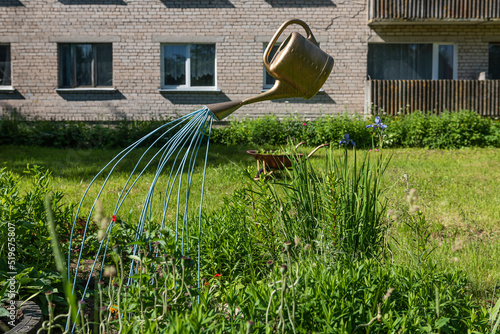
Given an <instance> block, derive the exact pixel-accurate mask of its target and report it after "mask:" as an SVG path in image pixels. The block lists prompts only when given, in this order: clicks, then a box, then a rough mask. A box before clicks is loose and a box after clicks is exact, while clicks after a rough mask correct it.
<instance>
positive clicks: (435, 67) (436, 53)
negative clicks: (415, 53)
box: [373, 42, 458, 80]
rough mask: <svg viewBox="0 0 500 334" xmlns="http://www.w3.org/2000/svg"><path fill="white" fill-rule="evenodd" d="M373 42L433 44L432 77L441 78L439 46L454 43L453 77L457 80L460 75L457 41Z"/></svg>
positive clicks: (433, 78) (434, 78)
mask: <svg viewBox="0 0 500 334" xmlns="http://www.w3.org/2000/svg"><path fill="white" fill-rule="evenodd" d="M373 44H432V68H431V70H432V79H431V80H439V46H440V45H452V46H453V79H451V80H457V76H458V51H457V45H456V44H455V43H434V42H433V43H431V42H427V43H426V42H404V43H373Z"/></svg>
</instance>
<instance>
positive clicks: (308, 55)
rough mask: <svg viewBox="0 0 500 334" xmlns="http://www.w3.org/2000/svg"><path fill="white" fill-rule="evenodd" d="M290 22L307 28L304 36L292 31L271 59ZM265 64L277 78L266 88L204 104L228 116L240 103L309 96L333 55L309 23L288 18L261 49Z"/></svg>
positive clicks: (318, 85) (323, 77)
mask: <svg viewBox="0 0 500 334" xmlns="http://www.w3.org/2000/svg"><path fill="white" fill-rule="evenodd" d="M291 24H298V25H300V26H302V27H303V28H304V29H305V31H306V32H307V37H306V38H304V37H303V36H302V35H301V34H299V33H297V32H293V33H291V34H290V35H289V36H288V37H287V38H286V39H285V41H284V42H283V43H281V45H280V47H279V49H278V51H277V52H276V54H275V56H274V57H273V59H272V60H271V61H269V55H270V53H271V50H272V48H273V46H274V44H275V43H276V41H277V40H278V38H279V36H280V35H281V33H282V32H283V31H284V30H285V28H286V27H287V26H289V25H291ZM263 61H264V66H265V67H266V70H267V72H268V73H269V74H270V75H271V76H272V77H273V78H275V79H276V82H275V84H274V86H273V87H272V88H271V89H269V90H268V91H266V92H264V93H262V94H259V95H257V96H253V97H251V98H248V99H245V100H243V101H229V102H222V103H216V104H210V105H208V106H207V108H208V109H209V110H210V111H212V113H213V114H214V115H215V116H216V117H217V118H218V119H219V120H221V119H223V118H224V117H227V116H228V115H230V114H231V113H233V112H234V111H235V110H237V109H238V108H239V107H241V106H243V105H245V104H250V103H255V102H260V101H265V100H273V99H284V98H292V97H302V98H304V99H310V98H311V97H313V96H314V95H316V93H317V92H318V91H319V90H320V89H321V87H322V86H323V84H324V83H325V81H326V79H327V78H328V76H329V75H330V73H331V71H332V69H333V58H332V57H331V56H330V55H328V54H327V53H325V52H324V51H322V50H321V49H320V48H319V45H318V42H316V39H315V38H314V36H313V34H312V32H311V29H310V28H309V26H308V25H307V24H306V23H305V22H304V21H301V20H297V19H294V20H289V21H286V22H285V23H283V24H282V25H281V27H280V28H279V29H278V31H276V33H275V34H274V36H273V38H272V40H271V42H270V43H269V45H268V46H267V48H266V51H264V56H263Z"/></svg>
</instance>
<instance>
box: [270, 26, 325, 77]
mask: <svg viewBox="0 0 500 334" xmlns="http://www.w3.org/2000/svg"><path fill="white" fill-rule="evenodd" d="M291 24H298V25H300V26H302V28H304V30H305V31H306V32H307V39H308V40H309V41H310V42H312V43H314V44H315V45H316V46H319V45H318V42H317V41H316V39H315V38H314V36H313V34H312V32H311V28H309V26H308V25H307V23H305V22H304V21H302V20H299V19H293V20H288V21H286V22H285V23H283V24H282V25H281V27H280V28H279V29H278V31H276V33H275V34H274V36H273V38H272V39H271V42H269V44H268V45H267V48H266V51H264V57H263V60H264V66H265V67H266V70H267V72H269V74H271V71H270V68H271V64H270V63H269V55H270V54H271V50H272V49H273V46H274V44H275V43H276V41H277V40H278V38H279V37H280V36H281V33H282V32H283V31H284V30H285V29H286V27H288V26H289V25H291Z"/></svg>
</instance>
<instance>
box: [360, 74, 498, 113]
mask: <svg viewBox="0 0 500 334" xmlns="http://www.w3.org/2000/svg"><path fill="white" fill-rule="evenodd" d="M368 94H370V96H369V97H370V103H371V104H372V105H373V106H374V107H375V108H378V109H383V110H384V112H386V113H387V114H388V115H397V114H399V113H401V114H406V113H412V112H414V111H416V110H420V111H424V112H429V111H430V112H435V113H441V112H443V111H459V110H462V109H467V110H474V111H476V112H477V113H478V114H479V115H482V116H490V117H493V116H495V117H498V116H500V80H370V81H369V91H368Z"/></svg>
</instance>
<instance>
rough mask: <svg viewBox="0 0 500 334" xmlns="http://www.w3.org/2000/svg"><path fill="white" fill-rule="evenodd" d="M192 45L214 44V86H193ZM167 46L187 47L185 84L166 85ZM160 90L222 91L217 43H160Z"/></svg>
mask: <svg viewBox="0 0 500 334" xmlns="http://www.w3.org/2000/svg"><path fill="white" fill-rule="evenodd" d="M191 45H213V46H214V49H215V53H214V85H213V86H191ZM166 46H184V47H185V48H186V62H185V64H184V65H185V76H186V84H184V85H166V84H165V60H164V54H165V47H166ZM159 91H160V92H176V91H179V92H185V91H188V92H189V91H198V92H220V90H219V88H218V86H217V43H213V42H212V43H210V42H207V43H160V89H159Z"/></svg>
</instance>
